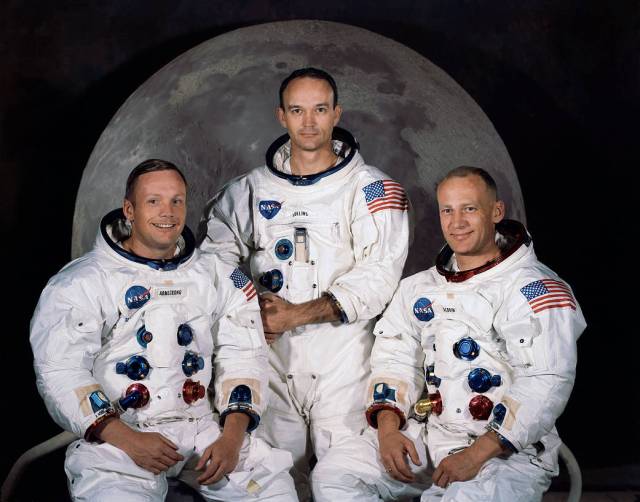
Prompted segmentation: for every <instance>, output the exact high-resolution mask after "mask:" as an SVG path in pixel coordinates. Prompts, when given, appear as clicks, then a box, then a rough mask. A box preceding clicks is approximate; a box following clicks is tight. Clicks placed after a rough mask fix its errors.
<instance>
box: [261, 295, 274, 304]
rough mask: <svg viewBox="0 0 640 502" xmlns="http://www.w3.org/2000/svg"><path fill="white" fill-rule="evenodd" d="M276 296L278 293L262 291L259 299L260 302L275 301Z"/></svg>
mask: <svg viewBox="0 0 640 502" xmlns="http://www.w3.org/2000/svg"><path fill="white" fill-rule="evenodd" d="M274 298H276V295H274V294H273V293H262V294H261V295H260V296H259V297H258V301H259V302H260V303H266V302H273V301H274Z"/></svg>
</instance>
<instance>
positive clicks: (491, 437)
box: [432, 431, 507, 488]
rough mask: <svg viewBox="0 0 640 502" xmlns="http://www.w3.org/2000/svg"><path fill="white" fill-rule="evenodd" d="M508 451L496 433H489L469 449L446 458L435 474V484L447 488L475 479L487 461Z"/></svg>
mask: <svg viewBox="0 0 640 502" xmlns="http://www.w3.org/2000/svg"><path fill="white" fill-rule="evenodd" d="M506 451H507V450H505V449H504V447H503V446H502V444H501V443H500V440H499V439H498V437H497V436H496V435H495V433H494V432H492V431H491V432H487V433H486V434H483V435H482V436H480V437H479V438H478V439H476V441H475V442H474V443H473V444H472V445H471V446H469V447H468V448H465V449H464V450H462V451H460V452H458V453H454V454H453V455H449V456H448V457H446V458H444V459H443V460H442V462H440V465H438V468H437V469H436V470H435V472H434V473H433V476H432V477H433V482H434V483H435V484H436V485H438V486H439V487H441V488H446V487H447V486H449V484H450V483H453V482H454V481H468V480H470V479H473V478H475V477H476V474H478V471H480V468H481V467H482V466H483V465H484V463H485V462H486V461H487V460H489V459H491V458H493V457H497V456H498V455H500V454H501V453H505V452H506Z"/></svg>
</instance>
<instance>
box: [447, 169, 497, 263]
mask: <svg viewBox="0 0 640 502" xmlns="http://www.w3.org/2000/svg"><path fill="white" fill-rule="evenodd" d="M437 195H438V207H439V209H440V226H441V228H442V233H443V235H444V238H445V240H446V241H447V244H449V247H451V249H452V250H453V252H454V253H455V255H456V261H457V262H458V266H459V267H460V269H461V270H470V269H472V268H476V267H479V266H482V265H484V264H485V263H486V262H488V261H489V260H492V259H493V258H495V257H496V256H498V254H499V252H500V250H499V248H498V246H497V245H496V243H495V225H496V223H498V222H499V221H501V220H502V218H504V203H503V202H502V201H499V200H496V195H495V192H493V191H492V190H490V189H489V187H488V186H487V185H486V183H485V182H484V180H483V179H482V178H481V177H480V176H478V175H476V174H471V175H468V176H463V177H458V176H453V177H451V178H448V179H446V180H445V181H443V182H442V183H441V184H440V186H438V193H437Z"/></svg>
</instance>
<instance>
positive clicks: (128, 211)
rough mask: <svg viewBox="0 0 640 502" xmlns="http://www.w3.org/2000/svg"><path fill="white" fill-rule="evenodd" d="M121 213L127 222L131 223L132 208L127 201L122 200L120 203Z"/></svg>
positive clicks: (131, 204) (130, 203)
mask: <svg viewBox="0 0 640 502" xmlns="http://www.w3.org/2000/svg"><path fill="white" fill-rule="evenodd" d="M122 212H123V213H124V217H125V218H126V219H127V220H129V221H133V212H134V207H133V203H132V202H131V201H130V200H129V199H124V200H123V201H122Z"/></svg>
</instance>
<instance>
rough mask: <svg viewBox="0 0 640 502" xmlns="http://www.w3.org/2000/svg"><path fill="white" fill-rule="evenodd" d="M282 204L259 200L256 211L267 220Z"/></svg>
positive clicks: (274, 201) (275, 201)
mask: <svg viewBox="0 0 640 502" xmlns="http://www.w3.org/2000/svg"><path fill="white" fill-rule="evenodd" d="M281 207H282V204H281V203H280V202H278V201H277V200H261V201H260V203H259V204H258V209H259V210H260V214H261V215H262V216H264V217H265V218H266V219H267V220H270V219H271V218H273V217H274V216H275V215H276V214H278V211H280V208H281Z"/></svg>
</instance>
